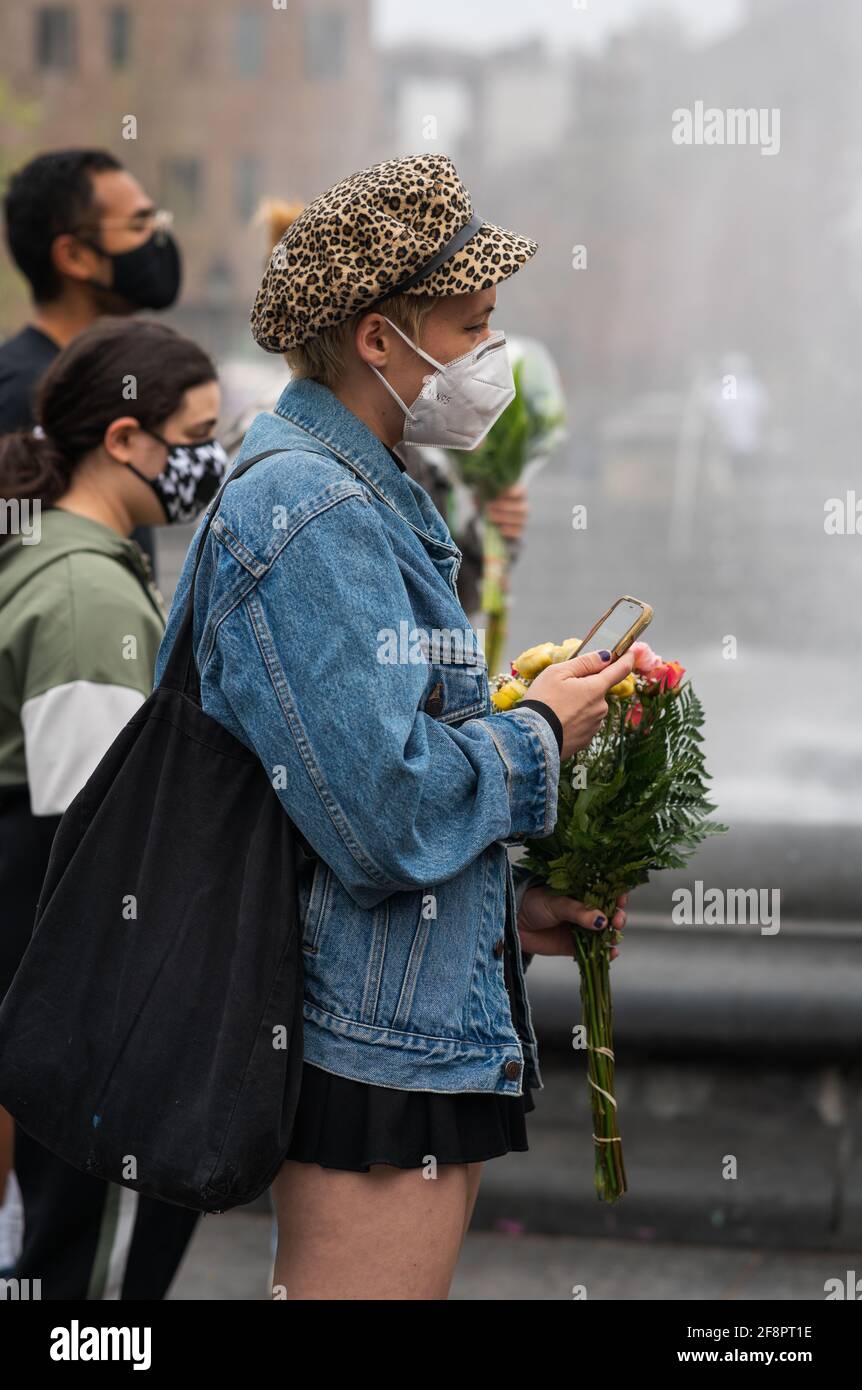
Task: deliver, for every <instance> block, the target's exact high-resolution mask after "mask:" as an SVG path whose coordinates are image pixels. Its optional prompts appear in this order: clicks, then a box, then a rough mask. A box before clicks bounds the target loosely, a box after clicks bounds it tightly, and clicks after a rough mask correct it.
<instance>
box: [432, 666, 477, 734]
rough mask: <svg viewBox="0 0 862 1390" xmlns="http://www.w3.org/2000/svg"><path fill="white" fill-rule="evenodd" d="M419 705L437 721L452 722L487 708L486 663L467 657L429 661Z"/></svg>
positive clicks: (442, 722)
mask: <svg viewBox="0 0 862 1390" xmlns="http://www.w3.org/2000/svg"><path fill="white" fill-rule="evenodd" d="M420 708H421V709H423V710H424V711H425V713H426V714H430V715H431V717H432V718H433V719H437V720H439V722H440V723H441V724H455V723H457V722H458V721H459V720H461V719H467V718H468V717H470V716H471V715H476V714H485V713H486V712H487V709H488V670H487V667H485V666H481V665H477V664H476V663H475V662H468V661H442V660H436V661H429V663H428V680H427V682H426V685H425V692H424V694H423V697H422V704H421V706H420Z"/></svg>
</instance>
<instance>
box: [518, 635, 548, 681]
mask: <svg viewBox="0 0 862 1390" xmlns="http://www.w3.org/2000/svg"><path fill="white" fill-rule="evenodd" d="M556 650H557V649H556V647H555V646H554V644H553V642H541V643H540V644H539V646H538V647H528V648H527V650H526V651H525V652H521V655H520V656H517V657H515V660H514V662H513V663H512V664H513V665H514V667H515V669H516V671H517V672H518V675H519V676H523V677H524V680H528V681H531V680H532V679H533V677H534V676H537V675H538V674H539V672H540V671H544V669H545V667H546V666H550V664H551V662H552V661H553V660H554V652H555V651H556Z"/></svg>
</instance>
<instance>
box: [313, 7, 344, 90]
mask: <svg viewBox="0 0 862 1390" xmlns="http://www.w3.org/2000/svg"><path fill="white" fill-rule="evenodd" d="M346 37H347V16H346V15H345V13H344V11H343V10H336V9H325V10H312V11H310V12H309V13H307V14H306V15H305V69H306V72H307V73H308V76H309V77H310V78H311V79H312V81H314V80H318V81H319V80H321V79H326V78H333V77H341V76H342V75H343V73H344V58H345V51H346Z"/></svg>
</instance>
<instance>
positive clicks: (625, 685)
mask: <svg viewBox="0 0 862 1390" xmlns="http://www.w3.org/2000/svg"><path fill="white" fill-rule="evenodd" d="M634 693H635V678H634V676H626V678H625V680H621V681H618V682H617V684H616V685H612V686H611V688H610V690H609V691H608V694H609V695H615V696H616V698H617V699H618V700H627V699H628V698H629V696H630V695H634Z"/></svg>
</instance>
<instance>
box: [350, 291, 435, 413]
mask: <svg viewBox="0 0 862 1390" xmlns="http://www.w3.org/2000/svg"><path fill="white" fill-rule="evenodd" d="M380 317H381V318H382V319H386V322H387V323H388V324H389V327H390V328H394V329H395V332H396V333H397V334H398V336H399V337H401V338H403V339H404V341H405V343H407V345H408V346H409V347H412V349H413V351H414V352H418V354H419V356H420V357H424V358H425V361H426V362H430V363H431V366H432V367H435V368H436V370H437V371H438V372H442V371H443V368H444V363H443V362H437V361H436V360H435V359H434V358H433V357H432V356H431V355H430V353H427V352H425V351H424V349H423V348H421V347H418V346H417V344H416V343H414V342H413V340H412V338H408V337H407V334H406V333H402V331H401V329H400V328H399V327H398V324H397V323H393V322H392V320H391V319H390V318H387V317H386V315H385V314H381V315H380ZM368 365H369V367H370V368H371V370H372V372H373V373H374V375H375V376H376V377H377V378H378V380H380V381H382V383H383V385H384V386H385V387H386V390H387V391H388V392H389V394H390V396H391V397H392V399H393V400H394V401H397V402H398V404H399V405H400V407H401V409H402V410H403V411H404V414H405V415H406V416H407V419H408V420H414V421H415V419H416V416H415V415H414V414H413V411H412V410H411V409H410V407H409V405H405V404H404V402H403V401H402V399H401V397H400V396H399V394H398V392H397V391H396V390H395V387H394V386H390V385H389V382H388V381H387V380H386V377H385V376H384V375H383V373H382V372H381V371H379V370H378V369H377V367H375V366H374V364H373V363H372V362H369V363H368Z"/></svg>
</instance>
